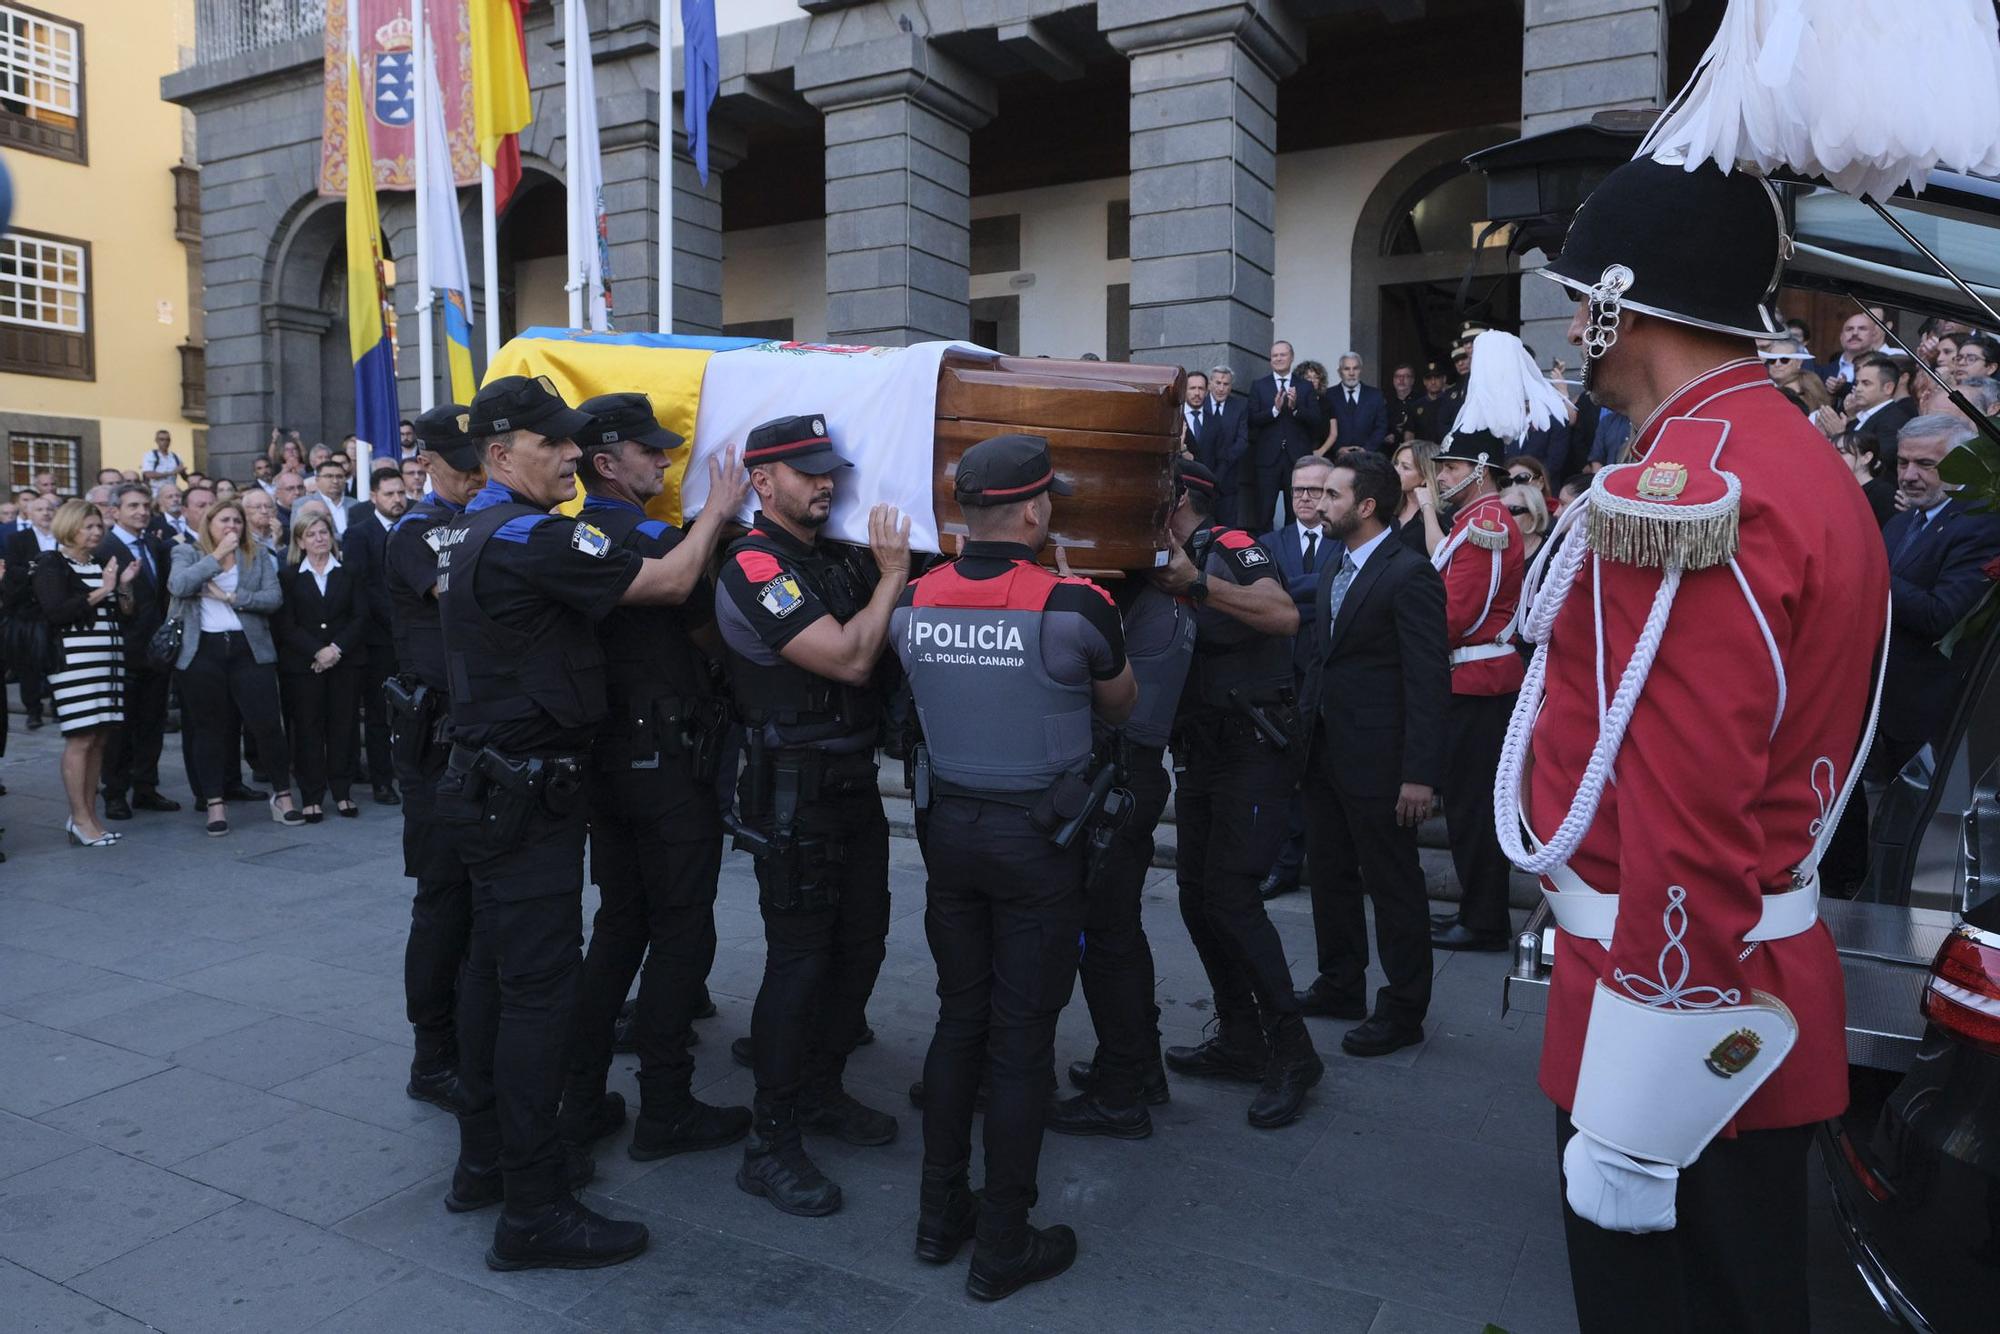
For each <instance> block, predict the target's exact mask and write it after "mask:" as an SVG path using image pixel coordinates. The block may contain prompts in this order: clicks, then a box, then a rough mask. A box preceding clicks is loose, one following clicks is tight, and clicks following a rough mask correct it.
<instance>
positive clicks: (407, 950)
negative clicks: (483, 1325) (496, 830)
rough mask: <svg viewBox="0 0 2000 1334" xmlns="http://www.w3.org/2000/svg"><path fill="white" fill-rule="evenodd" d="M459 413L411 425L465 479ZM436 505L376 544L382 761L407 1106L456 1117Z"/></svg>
mask: <svg viewBox="0 0 2000 1334" xmlns="http://www.w3.org/2000/svg"><path fill="white" fill-rule="evenodd" d="M465 411H466V409H465V408H463V407H461V406H459V405H458V404H455V403H454V404H449V405H447V406H444V407H439V408H433V409H431V410H430V411H429V412H427V413H425V414H424V415H423V416H421V417H419V418H418V420H417V423H416V429H417V439H418V444H419V447H420V448H423V449H426V450H429V451H430V452H434V453H435V452H440V451H443V450H449V451H452V457H453V460H454V461H455V462H457V463H459V464H461V465H462V466H465V467H467V468H468V469H469V468H470V467H471V466H472V465H473V464H474V463H476V461H477V459H478V454H477V451H476V449H475V447H474V446H473V444H472V441H471V439H470V438H469V437H467V436H465V435H463V434H462V432H461V430H460V423H461V422H462V421H463V420H464V418H463V415H462V414H464V413H465ZM459 512H460V510H459V507H458V506H456V505H454V504H452V503H451V502H450V501H448V500H446V499H444V498H443V497H442V496H438V495H428V496H423V497H420V498H418V499H417V500H415V501H413V502H411V504H410V507H409V508H408V509H407V510H405V511H404V512H403V515H402V517H401V518H400V519H398V520H397V521H396V524H395V526H394V527H393V528H391V529H390V531H389V537H388V540H387V542H386V543H385V544H384V548H383V552H384V564H385V566H386V568H385V570H384V576H385V579H386V582H387V584H388V588H389V608H390V629H391V632H392V633H393V634H394V636H395V640H396V661H397V663H398V664H399V666H400V668H401V671H400V672H399V673H398V674H397V676H396V677H395V678H394V679H393V680H392V681H391V682H389V683H388V685H387V686H386V688H385V694H386V696H387V698H388V700H389V704H390V707H389V715H390V733H391V741H390V746H389V749H390V755H391V758H392V760H393V762H394V764H395V770H396V779H397V782H398V783H399V784H400V785H401V787H402V790H403V874H404V875H406V876H409V877H410V878H411V879H413V880H415V881H416V882H417V889H416V894H415V896H414V898H413V899H412V900H411V903H410V938H409V942H408V944H407V945H405V947H404V950H403V999H404V1005H405V1007H406V1009H407V1011H408V1014H409V1019H410V1027H411V1028H412V1029H413V1030H415V1033H416V1058H415V1060H414V1061H413V1062H412V1064H411V1066H410V1086H409V1090H408V1091H409V1093H410V1096H411V1097H423V1098H425V1099H427V1100H430V1101H436V1102H438V1103H439V1105H440V1106H447V1107H450V1108H452V1109H453V1110H455V1109H456V1088H455V1087H454V1077H453V1073H452V1072H453V1071H454V1069H455V1067H456V1066H457V1064H458V1026H457V1005H458V971H459V968H460V967H461V966H462V965H463V964H464V962H465V946H466V939H467V937H468V936H469V935H470V934H471V931H472V888H471V882H470V881H469V880H467V879H466V874H465V863H464V862H463V861H462V860H461V859H460V857H459V852H458V839H457V835H458V830H457V828H456V827H453V826H449V825H444V824H440V823H439V822H438V820H437V817H436V810H435V808H434V805H433V801H432V787H433V785H434V784H435V783H436V781H437V777H438V775H439V774H441V773H443V772H444V762H445V755H446V753H447V752H448V750H449V745H448V743H447V741H446V739H445V738H446V735H447V733H446V729H447V727H448V726H449V723H450V702H451V685H450V681H449V678H448V676H447V674H446V671H445V658H444V630H443V628H442V625H441V624H440V622H439V619H438V604H437V598H436V595H435V589H436V585H437V552H436V550H435V549H434V548H433V547H432V546H431V542H430V534H431V532H432V531H433V530H434V529H435V528H436V527H437V526H438V525H439V524H441V523H445V522H447V521H449V520H451V519H453V518H455V517H457V515H458V514H459Z"/></svg>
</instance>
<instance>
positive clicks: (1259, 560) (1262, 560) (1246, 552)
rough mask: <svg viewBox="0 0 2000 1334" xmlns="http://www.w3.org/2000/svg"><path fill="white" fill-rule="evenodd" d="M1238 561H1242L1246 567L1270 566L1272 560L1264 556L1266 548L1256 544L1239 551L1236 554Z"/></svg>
mask: <svg viewBox="0 0 2000 1334" xmlns="http://www.w3.org/2000/svg"><path fill="white" fill-rule="evenodd" d="M1236 559H1237V560H1240V561H1242V562H1243V563H1244V564H1245V565H1269V564H1270V563H1271V558H1270V557H1269V556H1267V555H1265V554H1264V548H1262V547H1260V546H1258V545H1256V544H1255V543H1254V542H1253V543H1252V544H1251V545H1249V546H1247V547H1243V548H1241V549H1240V550H1238V551H1237V552H1236Z"/></svg>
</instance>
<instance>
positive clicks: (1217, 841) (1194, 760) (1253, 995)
mask: <svg viewBox="0 0 2000 1334" xmlns="http://www.w3.org/2000/svg"><path fill="white" fill-rule="evenodd" d="M1173 745H1174V776H1175V796H1174V809H1175V812H1176V821H1177V823H1176V825H1175V829H1176V832H1177V835H1178V838H1179V844H1180V846H1179V853H1178V856H1177V857H1176V868H1175V876H1176V878H1177V879H1178V880H1179V882H1180V900H1181V920H1182V921H1184V922H1186V923H1187V929H1188V936H1189V938H1190V939H1192V940H1193V942H1194V949H1195V953H1196V954H1198V955H1199V956H1200V957H1201V966H1202V968H1203V970H1204V971H1205V972H1207V974H1208V982H1209V986H1210V987H1212V988H1213V989H1214V993H1215V1014H1216V1018H1218V1019H1219V1020H1221V1021H1222V1023H1223V1025H1224V1026H1225V1027H1230V1026H1237V1025H1244V1026H1247V1025H1253V1024H1254V1025H1261V1026H1263V1027H1266V1028H1268V1027H1269V1026H1271V1025H1272V1024H1273V1023H1275V1022H1276V1021H1277V1020H1278V1019H1279V1018H1280V1017H1281V1016H1284V1015H1294V1014H1297V1013H1298V1012H1299V1004H1298V998H1297V996H1296V995H1295V994H1294V993H1293V990H1292V974H1291V968H1290V966H1289V965H1288V964H1287V963H1286V962H1285V947H1284V945H1283V944H1282V943H1281V942H1280V941H1279V939H1278V929H1277V928H1276V927H1274V926H1272V925H1271V918H1270V916H1269V914H1267V913H1266V912H1265V911H1264V901H1263V900H1262V899H1261V898H1259V897H1258V896H1257V885H1258V882H1259V881H1261V880H1262V879H1263V878H1264V875H1265V873H1266V872H1267V871H1269V870H1270V868H1271V862H1272V860H1273V859H1274V858H1275V857H1276V856H1277V852H1278V845H1279V844H1280V843H1281V842H1282V841H1283V840H1284V837H1285V821H1286V803H1287V802H1288V801H1289V800H1290V799H1291V794H1292V774H1291V768H1290V761H1289V759H1288V758H1287V756H1286V754H1285V753H1284V752H1282V751H1278V750H1274V749H1273V748H1272V747H1271V745H1270V743H1269V742H1268V741H1266V740H1265V739H1264V738H1263V736H1262V735H1261V734H1260V733H1258V731H1257V729H1256V728H1255V727H1253V726H1252V725H1251V724H1250V722H1249V721H1248V720H1247V719H1240V718H1236V717H1233V716H1232V717H1219V718H1218V717H1215V716H1213V715H1209V716H1206V717H1204V718H1202V719H1201V720H1200V721H1199V722H1188V723H1184V724H1183V725H1182V727H1181V730H1180V731H1179V732H1177V733H1176V734H1175V737H1174V743H1173Z"/></svg>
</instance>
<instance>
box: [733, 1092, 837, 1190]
mask: <svg viewBox="0 0 2000 1334" xmlns="http://www.w3.org/2000/svg"><path fill="white" fill-rule="evenodd" d="M736 1184H737V1186H738V1187H739V1188H741V1189H742V1190H744V1191H746V1192H747V1193H749V1194H751V1195H762V1196H763V1197H764V1198H765V1199H767V1200H769V1201H770V1202H771V1204H772V1205H773V1207H775V1208H776V1209H777V1210H778V1211H779V1212H780V1213H787V1214H796V1215H798V1216H799V1217H801V1218H821V1217H824V1216H825V1215H827V1214H830V1213H832V1212H834V1211H835V1210H836V1209H838V1208H840V1187H839V1186H836V1185H834V1184H833V1183H832V1182H831V1181H828V1180H827V1179H826V1177H825V1175H824V1174H823V1173H821V1171H820V1170H819V1169H818V1168H817V1167H815V1166H813V1160H812V1159H810V1158H808V1157H806V1150H805V1145H804V1144H802V1143H801V1142H800V1141H799V1122H798V1116H797V1113H796V1111H795V1109H794V1108H793V1106H792V1104H791V1103H789V1102H782V1103H781V1102H766V1101H764V1100H763V1099H762V1098H759V1099H758V1100H757V1106H756V1109H755V1119H754V1120H753V1121H752V1122H751V1125H750V1142H749V1143H748V1144H745V1145H744V1146H743V1166H741V1167H739V1168H737V1169H736Z"/></svg>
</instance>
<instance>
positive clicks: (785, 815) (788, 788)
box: [728, 729, 847, 912]
mask: <svg viewBox="0 0 2000 1334" xmlns="http://www.w3.org/2000/svg"><path fill="white" fill-rule="evenodd" d="M760 730H761V729H753V730H752V732H751V743H750V764H751V774H750V778H749V782H748V783H747V784H746V785H745V800H744V802H743V805H744V806H745V807H746V809H745V810H744V811H743V812H742V815H741V818H738V819H732V820H730V821H729V822H728V823H729V826H730V829H731V830H732V831H733V832H734V833H735V835H736V837H735V840H734V844H735V846H736V847H737V848H740V849H742V850H743V851H745V852H748V853H749V854H750V856H751V858H752V860H754V861H755V862H756V863H757V889H758V902H759V903H760V904H761V905H762V906H763V907H765V908H767V909H769V910H771V911H772V912H824V911H826V910H827V909H829V908H833V907H835V906H837V905H838V904H839V902H840V884H839V881H838V879H837V877H836V876H835V875H834V874H833V871H834V868H836V867H838V866H840V865H841V864H843V863H844V862H845V861H846V860H847V842H846V840H845V839H843V838H841V837H839V836H838V835H831V834H824V833H817V832H814V833H808V832H807V831H805V830H804V829H802V828H801V827H800V815H801V808H802V807H806V806H810V805H811V804H812V803H814V802H815V801H817V800H818V799H819V796H820V787H821V780H822V777H823V775H824V772H825V759H826V756H825V754H824V752H821V751H817V750H812V749H793V750H782V751H779V752H778V753H776V754H775V755H774V754H771V753H769V752H768V751H767V750H766V748H765V746H764V741H763V738H762V736H761V735H759V731H760Z"/></svg>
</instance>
